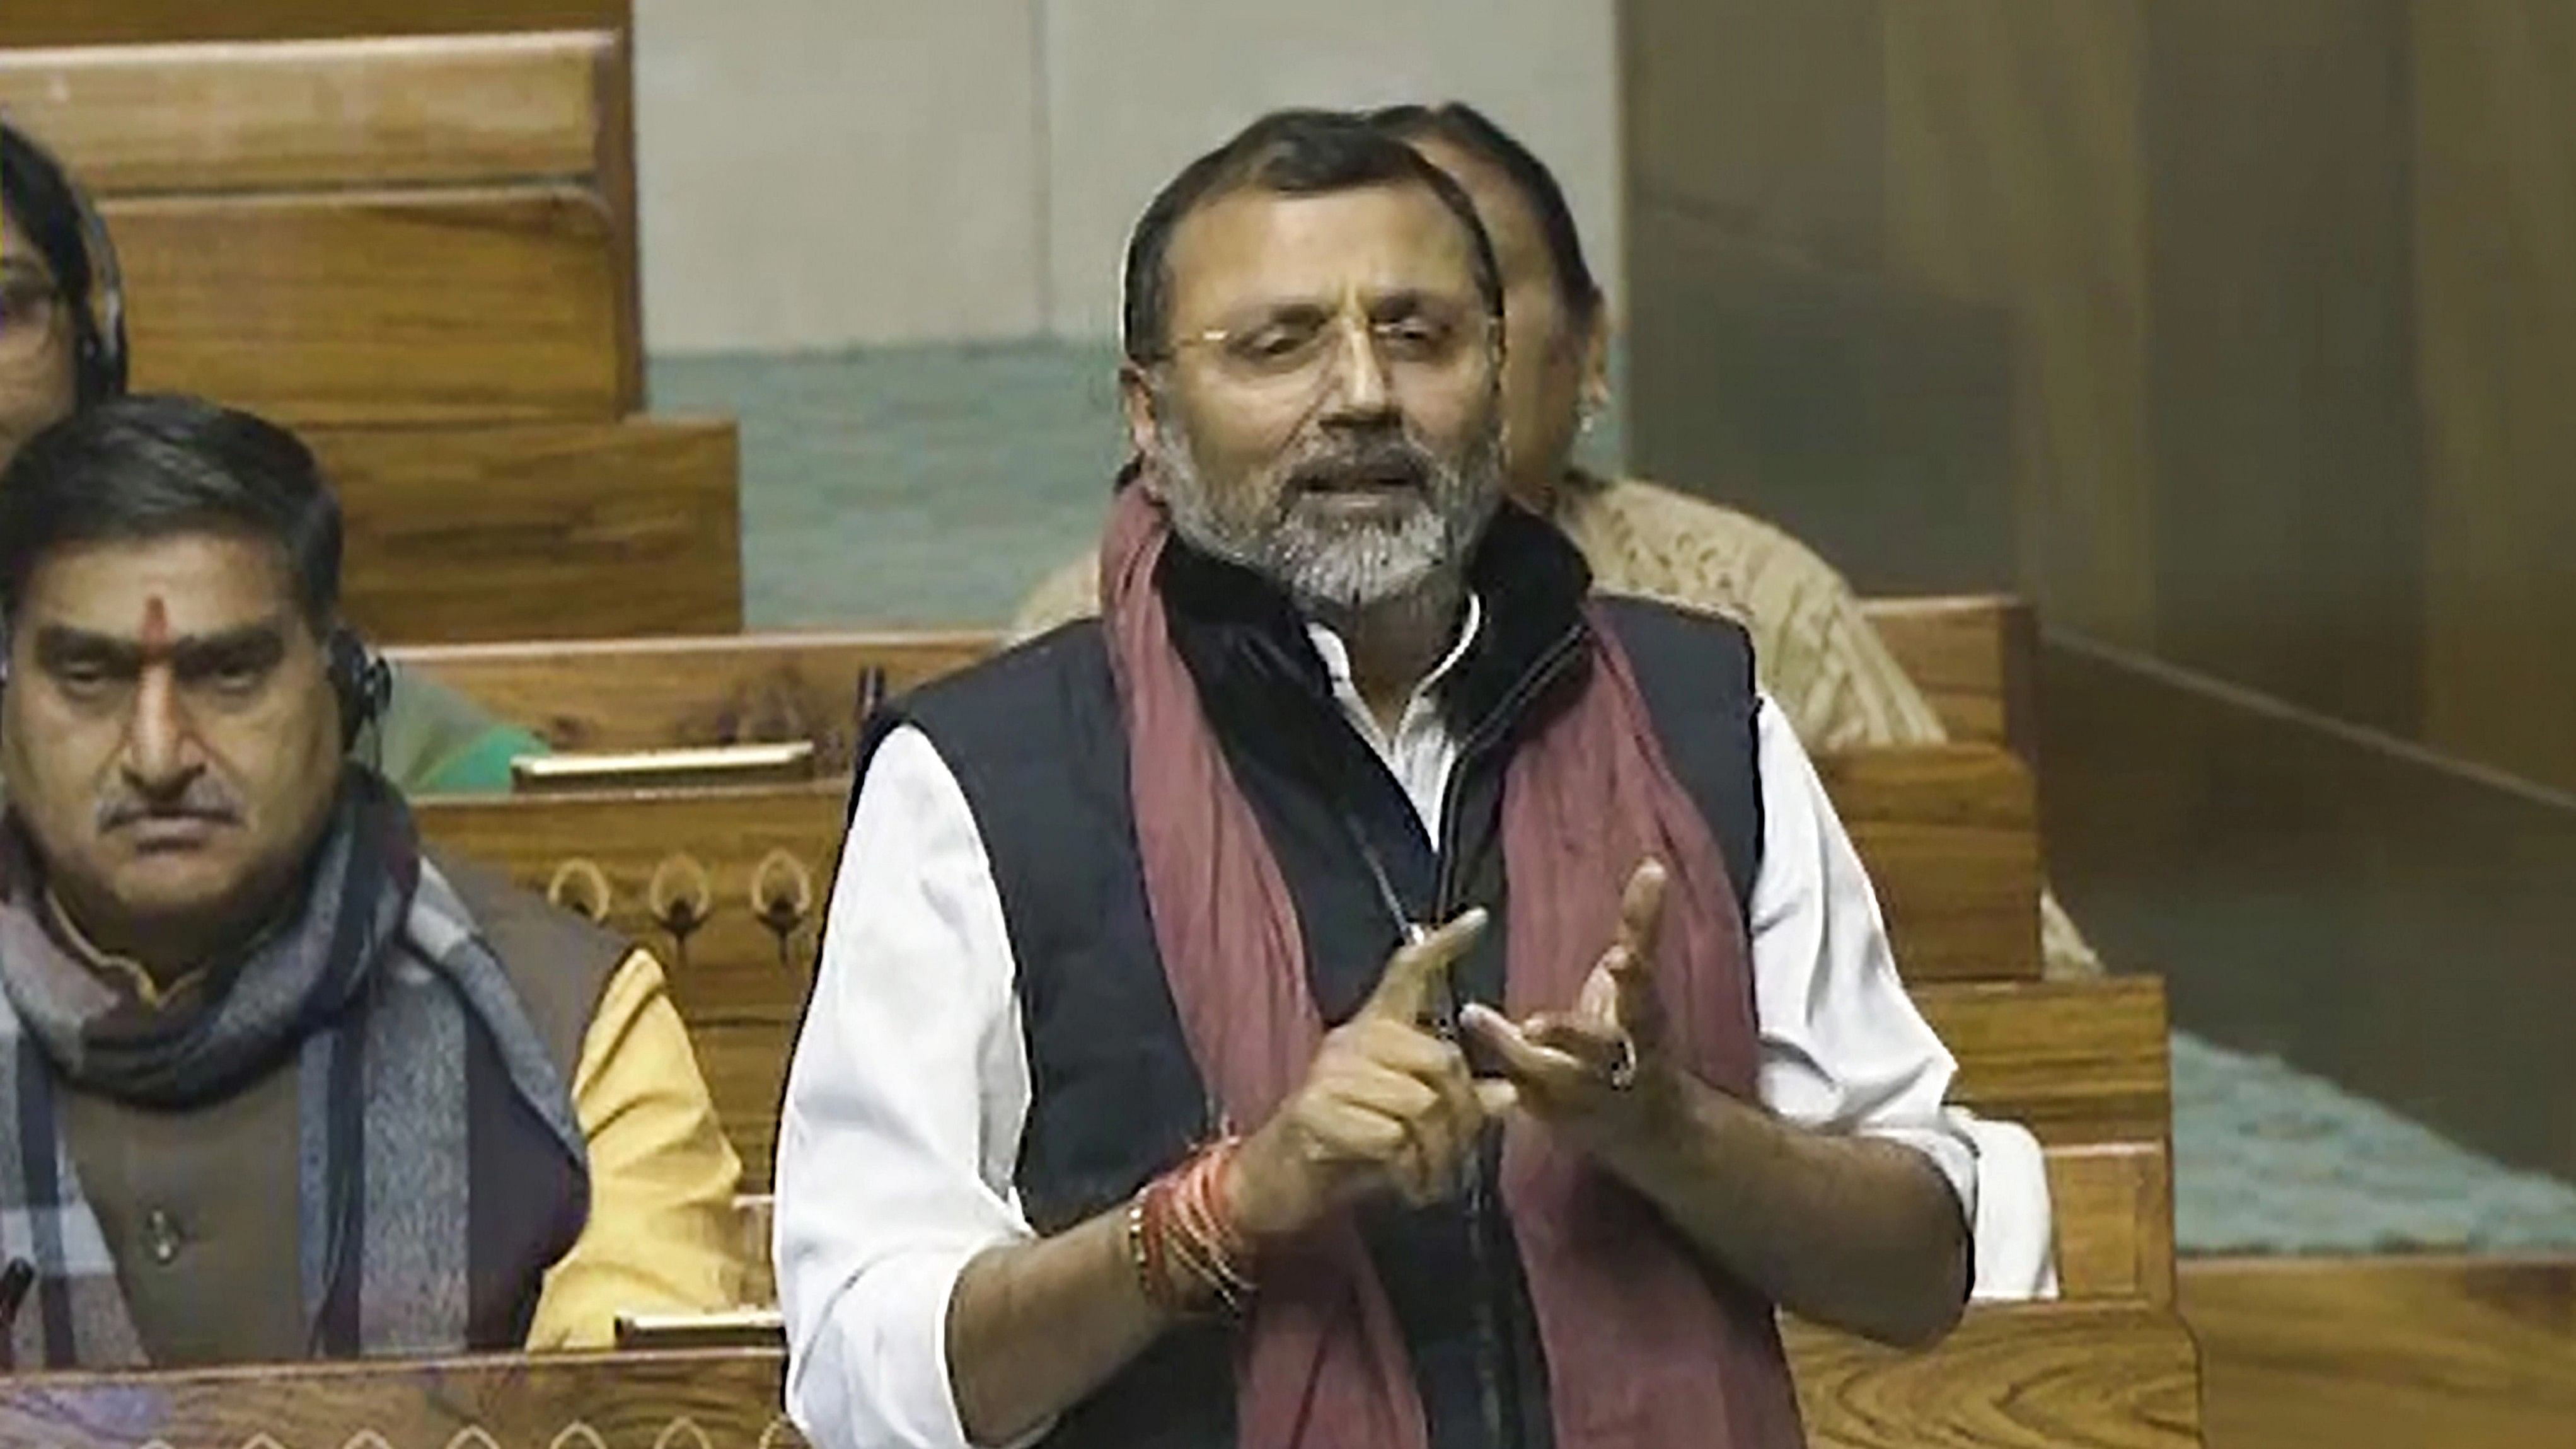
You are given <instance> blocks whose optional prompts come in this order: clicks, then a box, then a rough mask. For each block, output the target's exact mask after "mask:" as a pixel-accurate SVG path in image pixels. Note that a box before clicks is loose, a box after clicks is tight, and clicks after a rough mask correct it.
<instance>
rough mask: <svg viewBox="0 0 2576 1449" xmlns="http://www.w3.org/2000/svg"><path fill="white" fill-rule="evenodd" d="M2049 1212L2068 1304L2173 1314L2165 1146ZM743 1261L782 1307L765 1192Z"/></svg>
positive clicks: (2064, 1158) (2091, 1156)
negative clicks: (2126, 1304) (2147, 1306)
mask: <svg viewBox="0 0 2576 1449" xmlns="http://www.w3.org/2000/svg"><path fill="white" fill-rule="evenodd" d="M2047 1158H2048V1193H2049V1205H2050V1207H2051V1209H2052V1211H2053V1212H2054V1214H2055V1217H2056V1220H2057V1278H2058V1291H2059V1294H2060V1296H2061V1297H2062V1298H2064V1299H2065V1300H2068V1301H2075V1300H2127V1301H2132V1302H2139V1301H2143V1302H2147V1303H2152V1304H2155V1305H2157V1306H2159V1307H2169V1306H2171V1304H2172V1302H2173V1296H2174V1251H2173V1187H2172V1181H2171V1179H2172V1174H2171V1173H2170V1172H2169V1171H2168V1163H2167V1160H2166V1156H2165V1150H2164V1144H2162V1143H2154V1142H2103V1143H2092V1144H2088V1145H2078V1146H2072V1147H2053V1148H2050V1149H2048V1153H2047ZM735 1207H736V1208H737V1209H738V1219H737V1221H738V1225H739V1227H740V1229H741V1238H740V1241H741V1243H742V1246H743V1259H744V1261H745V1262H747V1263H749V1264H751V1265H752V1270H751V1278H750V1281H749V1282H748V1283H747V1284H746V1285H745V1287H744V1288H743V1301H744V1302H745V1303H750V1304H757V1305H761V1306H764V1307H770V1306H775V1305H776V1304H777V1302H778V1284H777V1281H776V1279H775V1278H774V1276H773V1275H772V1264H771V1261H770V1237H771V1228H772V1226H773V1223H774V1221H775V1216H776V1214H775V1212H774V1204H773V1201H772V1199H771V1198H770V1196H769V1195H768V1194H767V1193H746V1194H744V1195H743V1196H742V1197H740V1198H738V1199H736V1200H735Z"/></svg>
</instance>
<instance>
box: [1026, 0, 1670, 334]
mask: <svg viewBox="0 0 2576 1449" xmlns="http://www.w3.org/2000/svg"><path fill="white" fill-rule="evenodd" d="M1612 11H1613V6H1612V4H1611V3H1610V0H1409V3H1402V4H1388V3H1385V0H1307V3H1303V4H1296V5H1281V4H1276V3H1267V0H1193V3H1190V4H1176V3H1173V0H1045V3H1044V9H1043V27H1044V33H1045V46H1046V55H1047V61H1046V67H1045V68H1046V73H1047V83H1048V84H1047V116H1046V131H1047V136H1048V146H1049V151H1050V153H1051V155H1052V157H1053V163H1052V165H1051V166H1050V167H1049V170H1048V176H1047V182H1046V197H1045V206H1046V216H1047V223H1046V230H1047V241H1048V244H1047V254H1048V263H1047V275H1048V279H1049V282H1048V285H1049V289H1050V295H1049V305H1048V309H1047V312H1048V322H1049V325H1050V326H1051V327H1052V329H1053V330H1054V331H1055V332H1057V333H1058V334H1060V335H1066V336H1075V337H1093V336H1108V335H1112V334H1113V333H1114V332H1115V330H1116V321H1117V307H1118V266H1119V259H1120V256H1121V254H1122V252H1123V250H1124V248H1125V246H1126V240H1127V233H1128V230H1129V228H1130V227H1131V226H1133V225H1134V223H1135V219H1136V216H1137V213H1139V212H1141V211H1142V210H1143V209H1144V207H1145V203H1146V202H1147V201H1148V200H1149V199H1150V198H1151V197H1152V196H1153V193H1154V191H1155V189H1156V188H1157V187H1159V186H1161V185H1162V184H1163V182H1164V181H1165V180H1167V179H1169V178H1170V176H1171V175H1172V173H1173V172H1175V171H1177V170H1179V169H1180V168H1181V166H1182V165H1184V164H1185V163H1187V162H1188V161H1189V159H1190V158H1191V157H1193V156H1195V155H1197V154H1199V153H1200V152H1202V151H1204V150H1206V149H1207V148H1208V147H1210V146H1213V145H1215V144H1216V143H1217V142H1219V141H1221V140H1223V139H1224V138H1225V137H1226V136H1227V135H1228V134H1230V133H1231V132H1232V131H1234V130H1235V129H1236V128H1238V127H1240V126H1241V125H1242V124H1243V123H1244V122H1246V121H1248V120H1250V119H1252V117H1254V116H1255V115H1257V114H1259V113H1260V112H1262V111H1264V110H1266V109H1269V108H1271V107H1273V106H1283V105H1374V104H1382V103H1386V102H1392V101H1401V100H1414V99H1422V98H1446V97H1458V98H1461V99H1465V100H1469V101H1472V102H1474V103H1475V104H1477V105H1478V106H1480V107H1483V108H1485V109H1487V110H1488V111H1490V112H1491V113H1492V114H1493V115H1494V116H1495V117H1496V119H1498V120H1500V121H1501V122H1502V123H1503V124H1504V125H1506V126H1508V127H1510V128H1512V129H1513V130H1514V131H1516V132H1518V133H1519V134H1520V135H1521V136H1522V138H1523V139H1524V140H1526V141H1527V142H1529V144H1530V145H1531V147H1532V148H1533V149H1535V150H1536V151H1538V152H1539V153H1540V155H1542V156H1544V157H1545V158H1546V159H1547V161H1548V163H1549V164H1550V165H1551V166H1552V167H1553V168H1554V169H1555V170H1556V172H1557V173H1558V175H1559V177H1560V178H1561V179H1562V180H1563V181H1564V182H1565V185H1566V187H1567V189H1568V191H1569V192H1570V193H1571V194H1572V196H1573V200H1574V206H1575V211H1576V215H1577V218H1578V220H1579V221H1580V222H1581V224H1582V227H1583V231H1584V238H1585V242H1586V245H1587V247H1588V249H1589V251H1590V254H1591V257H1592V260H1593V266H1594V268H1595V269H1596V270H1597V271H1599V272H1600V273H1601V274H1602V276H1603V280H1604V282H1605V284H1607V285H1608V286H1610V287H1611V289H1612V291H1613V293H1614V295H1615V294H1617V293H1618V292H1619V291H1620V290H1621V289H1620V287H1619V281H1620V278H1619V271H1620V267H1619V261H1620V257H1621V241H1620V234H1619V217H1618V214H1617V205H1618V195H1619V177H1618V115H1617V105H1616V99H1615V91H1614V86H1615V80H1614V76H1615V71H1616V55H1615V49H1616V48H1615V45H1614V42H1613V14H1612Z"/></svg>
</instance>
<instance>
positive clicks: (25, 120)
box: [0, 33, 623, 197]
mask: <svg viewBox="0 0 2576 1449" xmlns="http://www.w3.org/2000/svg"><path fill="white" fill-rule="evenodd" d="M621 63H622V58H621V57H620V56H619V54H618V51H617V38H616V36H614V35H613V34H604V33H592V34H558V35H531V36H452V37H439V38H435V39H402V40H368V41H313V42H291V43H284V44H276V45H247V46H245V45H192V46H148V47H135V46H111V47H93V48H85V49H75V50H30V51H0V107H5V108H6V109H7V110H8V112H9V118H10V120H11V121H12V122H13V123H14V124H17V125H20V126H23V127H26V128H27V129H28V130H30V131H32V132H33V133H35V134H36V135H38V136H41V137H43V138H44V139H45V141H46V143H47V144H48V145H49V146H51V147H52V148H53V149H54V150H55V152H56V153H57V154H58V155H60V156H61V157H62V158H63V160H64V161H65V163H66V164H68V165H69V166H70V167H71V168H72V170H73V171H74V172H76V173H77V174H78V175H79V176H80V178H81V182H82V184H83V186H85V187H86V188H87V189H88V190H89V192H90V194H91V195H93V196H99V197H107V196H116V195H122V194H126V193H130V192H154V191H184V192H190V193H206V192H217V191H245V190H258V189H273V188H288V187H369V186H374V187H384V186H401V185H418V184H429V183H440V182H445V183H454V182H475V181H480V182H499V181H525V180H595V179H596V177H597V175H598V172H599V162H600V156H599V147H600V139H601V127H602V124H603V119H604V115H605V112H606V110H607V104H606V97H605V95H604V92H605V91H606V90H607V89H608V88H610V87H612V86H615V85H617V84H619V83H620V77H622V74H623V72H622V70H621V69H620V66H621Z"/></svg>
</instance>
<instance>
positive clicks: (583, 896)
mask: <svg viewBox="0 0 2576 1449" xmlns="http://www.w3.org/2000/svg"><path fill="white" fill-rule="evenodd" d="M1958 748H1965V747H1949V749H1958ZM1949 749H1945V750H1944V751H1941V752H1937V753H1941V754H1947V753H1948V752H1949ZM846 789H847V786H846V784H845V783H844V782H840V781H825V782H818V783H816V784H812V785H806V786H775V787H767V788H759V789H734V790H678V791H667V792H641V793H625V794H603V795H568V796H560V797H529V798H500V799H450V800H426V801H423V802H420V805H419V815H420V820H421V824H422V828H423V829H424V831H425V832H427V834H428V835H429V837H430V838H431V839H432V840H433V841H434V842H436V843H438V844H439V845H441V846H443V847H444V848H447V849H450V850H453V851H455V852H457V853H459V854H461V855H464V856H467V857H471V858H475V859H480V860H485V861H488V862H490V863H491V864H493V865H495V866H498V867H501V868H503V869H505V870H507V871H508V872H509V873H510V874H511V875H512V876H513V877H514V878H515V879H517V880H519V881H521V882H523V883H524V884H526V885H528V886H529V887H530V888H532V889H537V890H548V891H551V892H552V893H553V894H554V895H555V896H556V897H557V898H558V899H560V900H563V901H564V902H565V903H566V904H568V905H572V906H575V907H577V908H583V909H597V910H601V911H602V912H603V913H604V915H605V917H606V919H607V920H608V921H609V922H610V923H611V924H612V925H614V926H616V927H617V928H619V929H621V930H624V931H627V932H629V933H630V934H633V935H635V936H636V937H638V938H639V939H641V940H644V941H646V942H647V943H648V944H651V945H653V946H654V947H655V948H656V949H657V950H658V951H659V952H660V954H662V955H663V956H664V957H665V958H666V960H668V961H669V962H670V963H671V968H672V969H671V977H672V991H673V995H674V998H675V1000H676V1001H677V1003H678V1005H679V1007H680V1010H681V1013H682V1015H683V1016H684V1017H685V1018H686V1019H687V1021H688V1022H689V1025H690V1030H691V1034H692V1036H693V1037H694V1039H695V1041H696V1043H697V1048H698V1055H699V1062H700V1066H701V1067H702V1068H703V1070H704V1071H705V1073H706V1075H707V1078H708V1081H709V1084H710V1086H711V1088H712V1090H713V1091H714V1093H715V1096H716V1101H717V1108H718V1111H719V1113H720V1115H721V1116H722V1117H723V1119H724V1122H725V1124H726V1128H727V1130H728V1132H729V1133H730V1134H731V1135H732V1137H733V1139H734V1141H735V1144H736V1146H737V1148H738V1149H739V1150H740V1151H741V1152H742V1154H743V1157H744V1159H745V1163H746V1166H747V1168H748V1170H749V1173H750V1181H751V1182H752V1183H754V1184H763V1183H766V1182H767V1180H768V1176H769V1164H770V1157H771V1151H772V1145H773V1140H774V1135H775V1132H776V1119H777V1110H778V1104H779V1100H780V1091H781V1086H782V1083H783V1081H784V1074H785V1070H786V1062H787V1052H788V1049H789V1047H790V1045H791V1043H792V1040H793V1036H794V1033H795V1031H796V1027H797V1024H798V1020H799V1018H800V1016H801V1013H802V1009H803V1005H804V999H805V995H806V991H807V983H808V980H809V973H810V965H809V963H810V960H811V953H812V950H813V945H814V936H815V932H816V929H817V926H818V916H819V913H820V909H821V905H822V901H823V899H824V896H825V894H826V892H827V890H828V886H829V882H830V878H831V869H832V863H833V860H834V856H835V853H836V852H837V849H838V846H839V838H840V833H841V827H842V820H843V809H844V802H845V796H846ZM1853 813H1854V814H1855V815H1858V816H1862V817H1864V818H1866V817H1867V816H1868V815H1869V814H1870V813H1871V812H1870V811H1869V810H1868V809H1867V808H1866V807H1859V808H1853ZM1888 813H1891V814H1894V813H1898V812H1895V811H1893V810H1891V811H1889V812H1888ZM1881 873H1882V874H1889V873H1891V872H1888V871H1884V870H1883V871H1882V872H1881ZM682 904H685V905H686V907H687V912H686V915H685V916H682V915H679V914H677V912H676V909H675V908H676V907H678V906H680V905H682ZM675 920H676V921H678V922H679V923H680V924H682V925H685V926H686V927H687V929H686V930H685V931H684V932H681V933H677V934H675V933H673V932H672V931H671V930H670V929H669V928H668V923H670V922H672V921H675ZM1934 959H1938V958H1937V956H1936V957H1935V958H1934ZM1914 991H1915V997H1916V1000H1917V1002H1918V1004H1920V1005H1921V1007H1922V1008H1923V1010H1924V1012H1925V1013H1926V1015H1927V1017H1929V1018H1930V1020H1931V1021H1932V1023H1933V1025H1934V1027H1935V1028H1936V1029H1937V1030H1939V1031H1940V1032H1941V1033H1942V1035H1943V1037H1944V1039H1945V1040H1947V1041H1948V1042H1949V1043H1950V1045H1951V1049H1952V1050H1953V1052H1954V1053H1955V1054H1956V1055H1957V1056H1958V1058H1959V1060H1960V1064H1961V1074H1960V1080H1959V1089H1958V1096H1959V1098H1960V1100H1962V1101H1964V1102H1965V1103H1967V1104H1968V1105H1970V1106H1973V1107H1976V1108H1978V1109H1979V1110H1981V1111H1985V1112H1987V1113H1989V1114H1991V1115H1994V1116H1998V1117H2006V1118H2012V1119H2016V1120H2020V1121H2024V1122H2027V1123H2028V1124H2029V1125H2030V1126H2031V1128H2032V1130H2033V1131H2034V1132H2035V1133H2037V1134H2038V1135H2039V1137H2040V1138H2041V1140H2042V1142H2043V1143H2044V1144H2046V1145H2047V1146H2048V1147H2049V1148H2050V1149H2051V1150H2052V1156H2051V1166H2050V1171H2051V1175H2052V1181H2053V1182H2057V1183H2059V1184H2060V1187H2059V1194H2060V1197H2061V1200H2062V1202H2063V1204H2064V1206H2063V1207H2062V1209H2061V1212H2060V1225H2061V1237H2062V1238H2064V1240H2065V1243H2066V1247H2065V1248H2064V1250H2063V1251H2062V1253H2061V1273H2062V1276H2064V1277H2065V1279H2066V1281H2067V1283H2068V1285H2069V1291H2070V1292H2077V1291H2082V1292H2094V1291H2100V1292H2129V1291H2137V1292H2142V1293H2145V1294H2147V1295H2148V1296H2151V1297H2154V1298H2157V1299H2159V1300H2161V1299H2163V1298H2165V1297H2168V1296H2169V1295H2170V1289H2171V1266H2170V1265H2171V1259H2172V1212H2171V1208H2170V1205H2169V1201H2168V1198H2169V1192H2170V1188H2169V1182H2168V1172H2167V1168H2166V1163H2167V1161H2168V1153H2167V1146H2166V1143H2167V1135H2168V1129H2167V1123H2168V1121H2169V1119H2170V1114H2171V1109H2170V1089H2169V1085H2168V1080H2167V1066H2166V1039H2165V1019H2164V1009H2163V995H2162V990H2161V988H2160V987H2159V986H2158V984H2157V983H2155V982H2154V981H2153V980H2149V979H2134V978H2124V979H2116V980H2112V981H2106V982H2088V983H2069V984H2064V985H2057V984H2042V983H2039V982H2037V981H2031V980H2023V981H1996V980H1992V979H1958V980H1949V981H1940V980H1923V979H1920V978H1918V981H1917V984H1916V985H1915V987H1914Z"/></svg>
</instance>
